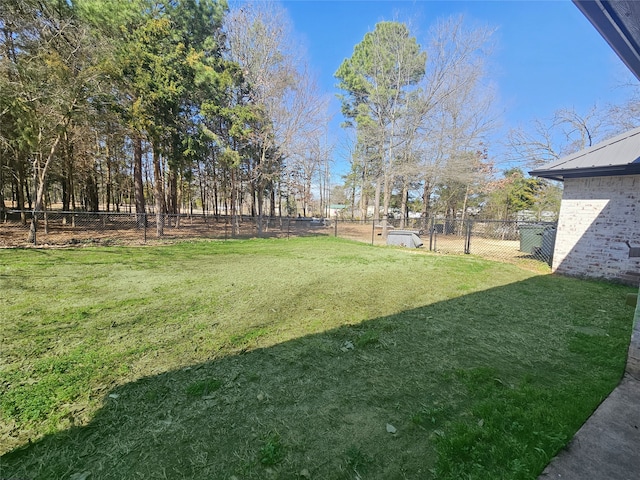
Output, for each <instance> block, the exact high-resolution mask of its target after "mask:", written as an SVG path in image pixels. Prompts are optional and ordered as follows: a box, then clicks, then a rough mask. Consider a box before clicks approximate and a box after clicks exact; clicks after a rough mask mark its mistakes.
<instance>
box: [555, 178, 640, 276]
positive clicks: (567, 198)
mask: <svg viewBox="0 0 640 480" xmlns="http://www.w3.org/2000/svg"><path fill="white" fill-rule="evenodd" d="M625 241H629V242H631V245H633V246H640V175H626V176H610V177H589V178H565V180H564V193H563V195H562V204H561V207H560V215H559V218H558V232H557V236H556V244H555V250H554V256H553V266H552V268H553V271H554V272H557V273H561V274H563V275H571V276H577V277H593V278H605V279H611V280H617V281H621V282H624V283H628V284H632V285H636V286H637V285H638V283H639V280H640V258H629V247H628V246H627V245H626V243H625Z"/></svg>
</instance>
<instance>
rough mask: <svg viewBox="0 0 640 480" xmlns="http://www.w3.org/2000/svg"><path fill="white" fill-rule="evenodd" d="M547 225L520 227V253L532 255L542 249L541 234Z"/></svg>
mask: <svg viewBox="0 0 640 480" xmlns="http://www.w3.org/2000/svg"><path fill="white" fill-rule="evenodd" d="M546 228H548V225H522V226H521V227H520V251H521V252H525V253H530V254H533V253H535V252H537V251H538V249H539V248H541V247H542V234H543V233H544V231H545V229H546Z"/></svg>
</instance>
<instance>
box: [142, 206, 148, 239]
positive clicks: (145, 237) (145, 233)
mask: <svg viewBox="0 0 640 480" xmlns="http://www.w3.org/2000/svg"><path fill="white" fill-rule="evenodd" d="M142 223H143V224H144V227H143V230H144V243H147V212H144V213H143V214H142Z"/></svg>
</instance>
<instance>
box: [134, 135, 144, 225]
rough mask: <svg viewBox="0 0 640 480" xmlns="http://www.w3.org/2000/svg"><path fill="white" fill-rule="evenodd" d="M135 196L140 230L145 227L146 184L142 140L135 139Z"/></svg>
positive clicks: (139, 138) (137, 137)
mask: <svg viewBox="0 0 640 480" xmlns="http://www.w3.org/2000/svg"><path fill="white" fill-rule="evenodd" d="M133 196H134V201H135V204H136V219H137V225H138V228H143V227H144V226H145V225H144V224H145V216H144V213H145V209H146V205H145V201H144V183H143V182H142V138H141V137H140V136H136V137H135V138H134V139H133Z"/></svg>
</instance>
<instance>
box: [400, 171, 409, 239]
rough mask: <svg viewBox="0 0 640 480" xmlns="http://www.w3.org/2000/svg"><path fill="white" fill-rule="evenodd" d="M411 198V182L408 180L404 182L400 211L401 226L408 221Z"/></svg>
mask: <svg viewBox="0 0 640 480" xmlns="http://www.w3.org/2000/svg"><path fill="white" fill-rule="evenodd" d="M408 200H409V184H408V182H406V181H404V182H402V203H401V206H400V212H402V216H401V217H400V228H404V227H405V225H406V222H407V211H408V210H407V206H408Z"/></svg>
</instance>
